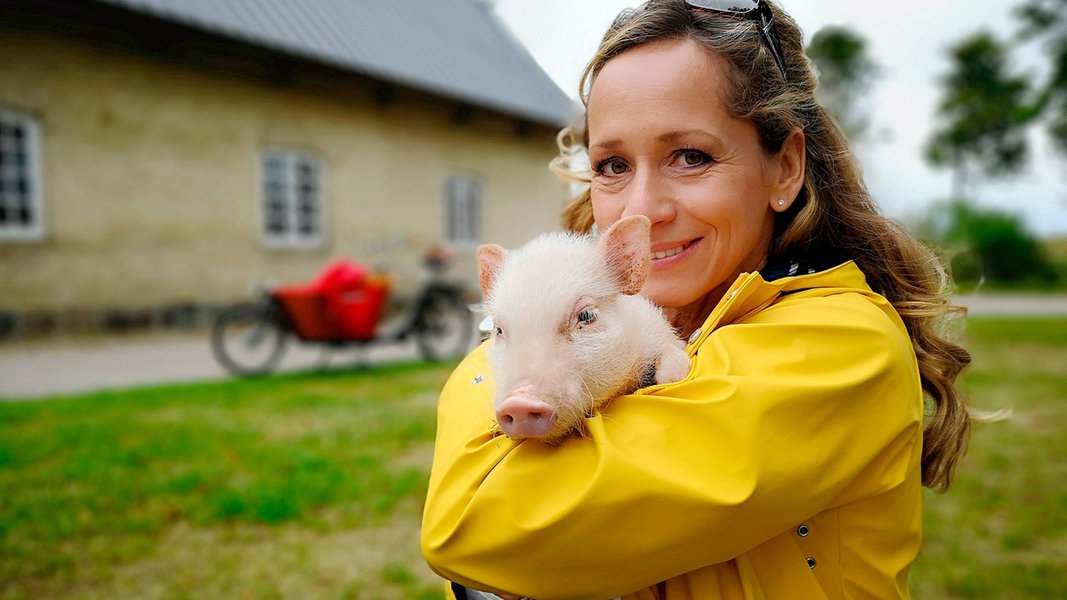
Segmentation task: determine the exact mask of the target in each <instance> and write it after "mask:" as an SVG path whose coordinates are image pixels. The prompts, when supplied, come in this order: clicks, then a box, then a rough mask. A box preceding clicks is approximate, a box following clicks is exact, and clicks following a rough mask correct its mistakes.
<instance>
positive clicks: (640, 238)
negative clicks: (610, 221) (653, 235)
mask: <svg viewBox="0 0 1067 600" xmlns="http://www.w3.org/2000/svg"><path fill="white" fill-rule="evenodd" d="M651 228H652V222H651V221H649V220H648V217H646V216H644V215H634V216H632V217H626V218H625V219H622V220H619V221H617V222H616V223H615V224H614V225H612V226H611V227H610V228H609V229H608V230H607V231H605V232H604V233H603V235H602V236H601V238H600V249H601V251H602V252H603V253H604V258H605V259H606V260H607V264H608V269H609V270H610V271H611V273H612V275H614V276H615V278H616V279H617V280H618V282H619V286H620V287H621V288H622V293H623V294H626V295H628V296H632V295H634V294H636V293H638V292H640V291H641V287H642V286H644V285H645V279H647V278H648V271H649V269H650V268H651V264H652V255H651V251H650V249H649V248H650V242H649V231H650V230H651Z"/></svg>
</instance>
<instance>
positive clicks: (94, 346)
mask: <svg viewBox="0 0 1067 600" xmlns="http://www.w3.org/2000/svg"><path fill="white" fill-rule="evenodd" d="M956 302H957V303H959V304H962V305H964V306H967V307H968V310H969V311H970V314H972V315H975V316H983V315H1020V316H1045V315H1067V294H1065V295H1056V296H1033V295H1027V296H1020V295H1010V294H981V295H968V296H960V297H958V298H956ZM416 356H417V352H416V350H415V347H414V343H411V342H409V343H405V344H401V345H383V346H379V347H377V348H373V349H370V350H366V351H362V352H361V353H359V354H357V352H356V351H355V350H345V351H339V352H332V353H324V352H323V351H322V349H321V347H319V346H315V345H300V344H293V345H291V346H290V348H289V350H288V352H287V353H286V356H285V360H284V362H283V365H282V367H281V370H283V371H292V370H298V369H309V368H314V367H316V366H321V365H323V364H328V365H338V366H340V365H352V364H356V363H357V361H362V362H364V363H367V364H370V365H373V364H377V363H381V362H385V361H398V360H410V359H413V358H415V357H416ZM225 377H227V375H226V373H224V372H223V371H222V369H221V368H220V367H219V366H218V364H217V363H216V362H215V360H214V358H213V357H212V355H211V348H210V345H209V343H208V332H207V331H196V332H183V333H174V332H165V333H164V332H155V333H137V334H127V335H120V336H112V337H103V336H98V337H85V338H73V339H71V338H61V339H46V340H32V341H15V342H6V343H0V400H2V399H7V400H14V399H32V398H41V397H46V396H53V395H58V394H79V393H83V392H89V391H96V390H107V389H121V388H127V387H133V386H141V385H156V384H163V383H175V382H188V381H210V380H217V379H223V378H225Z"/></svg>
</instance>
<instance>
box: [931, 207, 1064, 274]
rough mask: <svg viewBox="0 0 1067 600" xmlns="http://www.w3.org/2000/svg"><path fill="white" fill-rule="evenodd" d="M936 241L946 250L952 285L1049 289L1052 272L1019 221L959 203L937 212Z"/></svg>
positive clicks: (1046, 260) (1054, 270)
mask: <svg viewBox="0 0 1067 600" xmlns="http://www.w3.org/2000/svg"><path fill="white" fill-rule="evenodd" d="M938 210H939V211H940V212H942V214H940V215H938V214H935V215H934V217H933V219H932V221H933V222H935V223H940V227H937V226H934V227H932V228H931V229H932V231H933V234H934V236H935V241H936V242H937V243H938V244H939V245H941V246H943V247H945V248H946V249H948V251H949V253H950V266H951V268H952V275H953V278H954V279H955V280H956V283H957V284H962V285H965V286H967V285H976V284H979V283H983V284H988V285H992V286H994V287H1032V288H1033V287H1036V288H1050V287H1054V286H1055V285H1056V283H1057V279H1059V277H1058V274H1057V270H1056V268H1055V267H1054V265H1053V263H1052V261H1051V260H1050V259H1049V257H1048V255H1047V253H1046V252H1045V249H1044V248H1043V247H1042V245H1041V243H1040V241H1039V240H1038V239H1037V238H1036V237H1035V236H1034V235H1033V234H1031V233H1030V232H1028V231H1027V230H1026V227H1025V225H1024V224H1023V223H1022V221H1021V220H1020V219H1019V217H1017V216H1015V215H1012V214H1009V213H1006V212H1002V211H998V210H992V209H982V208H977V207H974V206H971V205H969V204H966V203H964V202H961V201H956V202H952V203H950V204H948V205H947V206H945V207H941V208H940V209H938Z"/></svg>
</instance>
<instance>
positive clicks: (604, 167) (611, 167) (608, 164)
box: [596, 158, 626, 176]
mask: <svg viewBox="0 0 1067 600" xmlns="http://www.w3.org/2000/svg"><path fill="white" fill-rule="evenodd" d="M596 172H597V173H598V174H600V175H608V176H617V175H622V174H624V173H626V163H624V162H622V161H621V160H619V159H617V158H609V159H607V160H602V161H600V162H599V163H597V166H596Z"/></svg>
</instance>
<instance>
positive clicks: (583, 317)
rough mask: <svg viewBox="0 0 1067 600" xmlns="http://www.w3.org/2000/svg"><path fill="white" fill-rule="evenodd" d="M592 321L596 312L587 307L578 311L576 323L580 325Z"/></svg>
mask: <svg viewBox="0 0 1067 600" xmlns="http://www.w3.org/2000/svg"><path fill="white" fill-rule="evenodd" d="M593 321H596V312H595V311H592V310H588V309H587V310H583V311H582V312H580V313H578V323H579V324H580V325H588V324H590V323H592V322H593Z"/></svg>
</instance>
